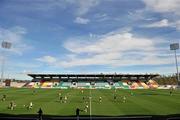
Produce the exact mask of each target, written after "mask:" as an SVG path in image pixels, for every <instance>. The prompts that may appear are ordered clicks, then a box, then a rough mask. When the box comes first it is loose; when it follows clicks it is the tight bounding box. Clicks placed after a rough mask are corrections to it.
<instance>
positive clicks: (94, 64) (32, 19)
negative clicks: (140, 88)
mask: <svg viewBox="0 0 180 120" xmlns="http://www.w3.org/2000/svg"><path fill="white" fill-rule="evenodd" d="M179 11H180V1H179V0H166V1H165V0H1V1H0V42H2V41H3V40H5V41H9V42H11V43H12V48H11V49H10V50H3V49H2V48H1V49H0V51H1V54H2V53H4V54H5V57H4V59H6V64H5V76H6V77H8V76H9V77H10V78H16V79H31V78H29V77H27V75H26V74H27V73H102V72H103V73H115V72H116V73H159V74H172V73H174V72H176V69H175V60H174V54H173V51H170V50H169V44H170V43H174V42H176V43H179V41H180V13H179ZM2 56H3V55H1V56H0V60H1V61H2V58H3V57H2ZM177 56H178V59H180V52H179V50H178V51H177ZM179 61H180V60H178V62H179ZM179 64H180V62H179Z"/></svg>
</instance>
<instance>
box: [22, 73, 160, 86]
mask: <svg viewBox="0 0 180 120" xmlns="http://www.w3.org/2000/svg"><path fill="white" fill-rule="evenodd" d="M98 75H99V74H98ZM98 75H91V76H90V75H89V76H88V75H81V74H80V75H79V76H80V77H82V76H83V78H84V79H82V78H81V79H80V78H78V77H77V78H75V79H74V78H73V79H72V78H70V77H71V76H73V77H74V76H78V75H74V74H73V75H69V77H67V78H63V79H61V78H60V79H57V78H56V80H54V79H53V75H52V76H51V75H49V76H51V77H50V78H49V79H47V78H46V79H39V78H38V79H36V76H41V77H42V76H43V74H40V75H39V74H30V75H29V76H31V77H33V80H32V81H31V82H27V83H26V84H24V85H23V86H22V87H27V88H61V89H68V88H87V89H88V88H95V89H111V88H121V89H149V88H153V89H154V88H158V87H159V85H158V83H157V82H156V81H155V80H152V78H153V77H156V76H157V75H152V74H150V75H129V74H128V75H126V76H127V78H128V79H129V78H130V77H131V76H132V77H135V76H140V77H144V79H143V81H142V80H138V78H139V77H137V79H133V80H131V79H129V80H128V79H113V77H114V75H113V77H112V79H110V77H109V76H111V75H104V74H103V75H101V74H100V75H99V78H98V79H92V78H93V77H96V78H97V76H98ZM46 76H48V75H46ZM56 76H57V75H56ZM59 76H60V75H59ZM62 76H63V75H62ZM66 76H68V75H66ZM87 76H88V79H87V78H85V77H87ZM104 76H108V79H105V78H104V79H103V77H104ZM119 76H120V77H121V75H119ZM119 76H118V77H119ZM122 76H125V75H122ZM63 77H64V76H63ZM91 77H92V78H91ZM42 78H43V77H42ZM146 78H148V79H146ZM79 79H80V80H79ZM146 83H147V84H146Z"/></svg>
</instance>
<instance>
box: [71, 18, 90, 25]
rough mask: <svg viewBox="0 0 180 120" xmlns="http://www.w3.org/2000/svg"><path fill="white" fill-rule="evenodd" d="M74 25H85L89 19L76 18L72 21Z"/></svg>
mask: <svg viewBox="0 0 180 120" xmlns="http://www.w3.org/2000/svg"><path fill="white" fill-rule="evenodd" d="M74 22H75V23H78V24H87V23H88V22H90V20H89V19H85V18H82V17H76V19H75V20H74Z"/></svg>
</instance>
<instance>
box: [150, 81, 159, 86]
mask: <svg viewBox="0 0 180 120" xmlns="http://www.w3.org/2000/svg"><path fill="white" fill-rule="evenodd" d="M148 85H149V87H150V88H158V86H159V85H158V83H157V82H156V81H154V80H149V81H148Z"/></svg>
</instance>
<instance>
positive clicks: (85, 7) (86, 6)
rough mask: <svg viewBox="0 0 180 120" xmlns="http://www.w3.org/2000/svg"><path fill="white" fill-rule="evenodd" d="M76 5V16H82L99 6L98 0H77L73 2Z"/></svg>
mask: <svg viewBox="0 0 180 120" xmlns="http://www.w3.org/2000/svg"><path fill="white" fill-rule="evenodd" d="M74 2H76V3H77V4H78V8H77V11H76V14H77V15H78V16H82V15H84V14H86V13H88V12H89V10H90V9H91V8H93V7H94V6H96V5H98V4H99V1H98V0H77V1H74Z"/></svg>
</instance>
